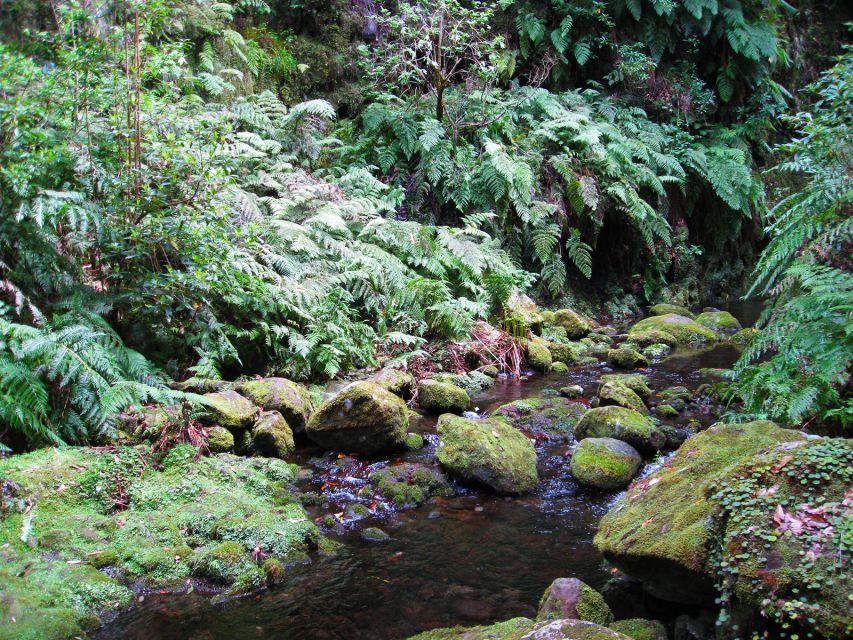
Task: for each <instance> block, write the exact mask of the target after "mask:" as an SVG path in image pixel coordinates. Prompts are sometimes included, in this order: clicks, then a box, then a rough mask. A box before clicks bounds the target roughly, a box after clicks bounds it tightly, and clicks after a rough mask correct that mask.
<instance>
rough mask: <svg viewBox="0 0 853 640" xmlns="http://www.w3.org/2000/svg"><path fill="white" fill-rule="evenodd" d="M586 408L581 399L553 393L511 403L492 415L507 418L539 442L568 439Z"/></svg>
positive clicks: (566, 440)
mask: <svg viewBox="0 0 853 640" xmlns="http://www.w3.org/2000/svg"><path fill="white" fill-rule="evenodd" d="M580 392H581V393H583V389H581V391H580ZM586 410H587V408H586V406H584V405H583V404H581V403H579V402H570V401H569V400H568V399H567V398H561V397H556V396H551V397H540V398H526V399H524V400H515V401H514V402H509V403H507V404H504V405H501V406H500V407H498V408H497V409H495V410H494V411H493V412H492V417H495V418H500V419H503V420H506V421H507V422H509V423H510V424H511V425H512V426H513V427H515V428H516V429H518V430H519V431H521V432H522V433H524V434H525V435H527V436H528V437H530V438H533V439H534V440H536V441H540V440H548V441H552V442H568V441H569V440H571V439H572V437H573V434H574V428H575V425H577V423H578V420H580V419H581V417H582V416H583V414H584V413H586Z"/></svg>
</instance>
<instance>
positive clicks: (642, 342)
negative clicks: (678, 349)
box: [631, 329, 678, 347]
mask: <svg viewBox="0 0 853 640" xmlns="http://www.w3.org/2000/svg"><path fill="white" fill-rule="evenodd" d="M631 342H633V343H634V344H636V345H639V346H641V347H650V346H651V345H653V344H663V345H666V346H667V347H675V346H677V345H678V340H676V339H675V336H673V335H672V334H671V333H667V332H666V331H658V330H656V329H649V330H648V331H634V332H632V333H631Z"/></svg>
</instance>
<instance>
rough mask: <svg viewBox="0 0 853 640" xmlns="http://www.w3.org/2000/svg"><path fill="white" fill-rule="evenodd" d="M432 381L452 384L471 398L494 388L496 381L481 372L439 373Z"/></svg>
mask: <svg viewBox="0 0 853 640" xmlns="http://www.w3.org/2000/svg"><path fill="white" fill-rule="evenodd" d="M431 379H432V380H438V381H439V382H444V383H445V384H452V385H453V386H455V387H459V388H460V389H464V390H465V393H467V394H468V395H469V396H472V395H474V394H475V393H480V392H482V391H485V390H486V389H488V388H490V387H492V386H493V385H494V384H495V381H494V379H492V378H490V377H489V376H487V375H486V374H484V373H482V372H480V371H476V370H475V371H469V372H467V373H458V374H457V373H437V374H435V375H433V376H432V378H431Z"/></svg>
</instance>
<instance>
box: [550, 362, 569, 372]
mask: <svg viewBox="0 0 853 640" xmlns="http://www.w3.org/2000/svg"><path fill="white" fill-rule="evenodd" d="M568 372H569V367H568V365H567V364H566V363H565V362H555V363H554V364H552V365H551V373H557V374H563V373H568Z"/></svg>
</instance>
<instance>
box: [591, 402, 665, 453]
mask: <svg viewBox="0 0 853 640" xmlns="http://www.w3.org/2000/svg"><path fill="white" fill-rule="evenodd" d="M575 437H576V438H577V439H578V440H582V439H583V438H616V439H617V440H622V441H623V442H627V443H628V444H630V445H631V446H632V447H634V448H635V449H637V450H638V451H639V452H640V453H644V454H653V453H655V452H656V451H659V450H661V449H662V448H663V447H664V445H665V444H666V435H665V434H664V433H663V431H661V429H660V427H658V426H657V425H656V424H655V423H654V422H652V420H651V419H650V418H647V417H646V416H644V415H642V414H640V413H637V412H636V411H632V410H631V409H626V408H624V407H616V406H610V407H597V408H595V409H590V410H589V411H587V412H586V413H585V414H584V416H583V418H581V420H580V422H578V426H577V427H576V428H575Z"/></svg>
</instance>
